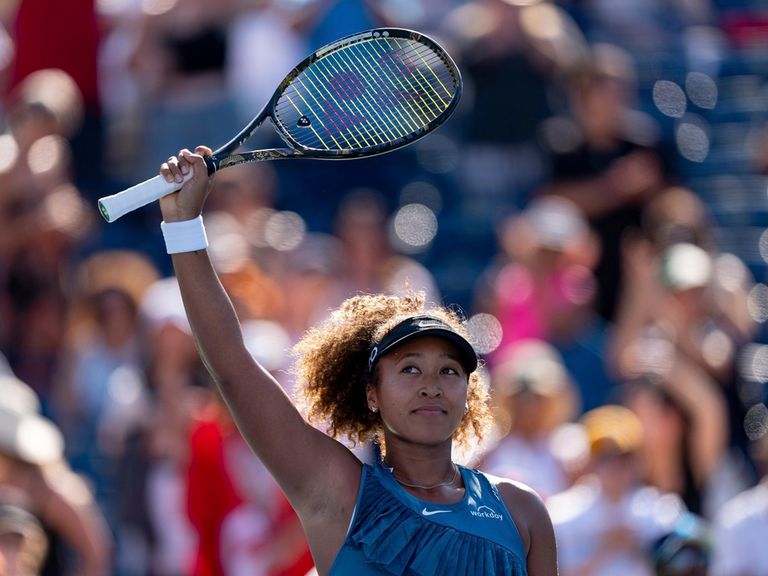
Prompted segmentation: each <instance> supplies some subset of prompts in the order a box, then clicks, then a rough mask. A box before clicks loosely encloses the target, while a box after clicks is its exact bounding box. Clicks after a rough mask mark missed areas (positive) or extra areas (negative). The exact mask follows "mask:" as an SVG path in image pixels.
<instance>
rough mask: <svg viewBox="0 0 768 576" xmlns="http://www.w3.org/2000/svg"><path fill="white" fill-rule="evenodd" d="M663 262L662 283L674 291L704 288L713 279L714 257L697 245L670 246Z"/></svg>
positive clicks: (681, 244)
mask: <svg viewBox="0 0 768 576" xmlns="http://www.w3.org/2000/svg"><path fill="white" fill-rule="evenodd" d="M661 262H662V265H661V277H662V281H663V282H664V284H665V285H666V286H667V287H669V288H670V289H672V290H689V289H691V288H702V287H704V286H706V285H707V284H709V282H710V280H711V279H712V257H711V256H710V255H709V254H708V253H707V252H706V251H705V250H704V249H702V248H699V247H698V246H696V245H695V244H688V243H680V244H674V245H673V246H670V247H669V248H668V249H667V250H665V251H664V254H663V255H662V259H661Z"/></svg>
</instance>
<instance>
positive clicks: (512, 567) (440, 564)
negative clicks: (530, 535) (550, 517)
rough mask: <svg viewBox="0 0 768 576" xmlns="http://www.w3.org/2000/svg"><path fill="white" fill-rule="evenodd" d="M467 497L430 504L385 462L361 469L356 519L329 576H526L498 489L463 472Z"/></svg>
mask: <svg viewBox="0 0 768 576" xmlns="http://www.w3.org/2000/svg"><path fill="white" fill-rule="evenodd" d="M459 469H460V471H461V477H462V479H463V480H464V487H465V495H464V499H463V500H461V501H459V502H456V503H454V504H435V503H432V502H425V501H424V500H420V499H418V498H416V497H415V496H413V495H412V494H411V493H410V492H408V491H406V490H405V489H404V488H403V487H402V486H400V484H398V482H397V480H395V479H394V477H393V476H392V473H391V472H390V470H389V469H388V468H386V467H384V466H383V465H382V464H380V463H375V464H373V465H369V464H365V465H364V466H363V473H362V478H361V480H360V490H359V492H358V496H357V504H356V506H355V512H354V517H353V519H352V524H351V526H350V529H349V532H348V534H347V537H346V539H345V541H344V545H343V546H342V547H341V550H340V551H339V554H338V556H337V557H336V560H335V561H334V563H333V566H332V567H331V571H330V576H374V575H377V576H381V575H388V576H395V575H396V576H401V575H408V576H488V575H490V574H493V575H495V576H527V573H528V571H527V569H526V558H525V552H524V549H523V544H522V541H521V539H520V534H519V532H518V531H517V527H516V526H515V523H514V521H513V520H512V517H511V516H510V514H509V511H508V510H507V507H506V506H505V505H504V502H503V501H502V499H501V495H500V494H499V491H498V490H497V488H496V487H495V486H494V485H492V484H491V482H490V481H489V480H488V478H486V476H485V475H484V474H483V473H481V472H479V471H477V470H471V469H469V468H465V467H463V466H460V467H459Z"/></svg>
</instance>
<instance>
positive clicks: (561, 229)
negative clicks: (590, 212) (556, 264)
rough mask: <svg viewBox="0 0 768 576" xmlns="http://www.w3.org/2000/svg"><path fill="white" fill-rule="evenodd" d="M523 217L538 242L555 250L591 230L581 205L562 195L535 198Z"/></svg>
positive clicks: (560, 248)
mask: <svg viewBox="0 0 768 576" xmlns="http://www.w3.org/2000/svg"><path fill="white" fill-rule="evenodd" d="M523 218H524V220H525V222H526V223H527V224H528V226H530V229H531V231H532V232H533V233H534V234H535V236H536V240H537V241H538V243H539V244H541V245H542V246H544V247H546V248H551V249H553V250H562V249H563V248H565V247H566V246H568V244H569V243H570V242H572V241H573V240H575V239H576V238H579V237H581V236H582V235H583V234H585V233H587V231H588V230H589V226H588V224H587V222H586V220H585V218H584V216H583V215H582V214H581V211H580V210H579V207H578V206H576V204H574V203H573V202H571V201H570V200H567V199H565V198H562V197H560V196H543V197H541V198H536V199H534V200H533V201H532V202H531V203H530V204H529V205H528V207H527V208H526V209H525V210H524V211H523Z"/></svg>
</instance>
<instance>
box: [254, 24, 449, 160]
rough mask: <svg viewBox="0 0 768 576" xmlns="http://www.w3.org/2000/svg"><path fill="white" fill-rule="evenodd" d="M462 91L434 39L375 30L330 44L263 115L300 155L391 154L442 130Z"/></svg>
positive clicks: (286, 83) (292, 76)
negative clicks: (268, 118) (269, 119)
mask: <svg viewBox="0 0 768 576" xmlns="http://www.w3.org/2000/svg"><path fill="white" fill-rule="evenodd" d="M461 92H462V80H461V74H460V72H459V69H458V67H457V66H456V64H455V62H454V61H453V59H452V58H451V57H450V55H449V54H448V53H447V52H446V51H445V50H444V49H443V48H442V47H441V46H440V45H439V44H438V43H437V42H435V41H434V40H433V39H431V38H429V37H428V36H425V35H424V34H421V33H420V32H416V31H413V30H406V29H402V28H376V29H373V30H368V31H366V32H360V33H358V34H353V35H351V36H347V37H345V38H342V39H340V40H337V41H335V42H333V43H331V44H328V45H326V46H324V47H322V48H320V49H319V50H317V51H315V52H314V53H313V54H311V55H310V56H308V57H307V58H305V59H304V60H303V61H302V62H301V63H300V64H299V65H298V66H296V67H295V68H294V69H293V70H292V71H291V72H290V73H289V74H288V75H287V76H286V77H285V79H284V80H283V81H282V82H281V83H280V86H279V87H278V89H277V90H276V91H275V94H274V96H273V97H272V99H271V101H270V104H269V105H268V107H269V116H270V118H271V120H272V123H273V125H274V126H275V129H276V130H277V132H278V133H279V134H280V136H281V138H283V140H284V141H285V142H286V143H287V144H288V145H289V146H291V147H292V148H293V149H295V150H297V151H298V152H299V153H300V154H301V155H303V156H310V157H314V158H344V157H345V158H355V157H360V156H372V155H375V154H381V153H384V152H389V151H391V150H395V149H397V148H400V147H403V146H406V145H408V144H410V143H412V142H415V141H416V140H418V139H419V138H422V137H424V136H425V135H426V134H428V133H429V132H431V131H432V130H434V129H435V128H437V127H438V126H440V125H441V124H442V123H443V122H445V120H447V119H448V118H449V117H450V116H451V114H452V113H453V111H454V110H455V108H456V106H457V104H458V102H459V99H460V98H461Z"/></svg>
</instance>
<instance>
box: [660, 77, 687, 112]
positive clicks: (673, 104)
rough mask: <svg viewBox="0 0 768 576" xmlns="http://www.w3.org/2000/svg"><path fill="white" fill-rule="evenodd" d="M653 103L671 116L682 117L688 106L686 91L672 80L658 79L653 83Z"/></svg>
mask: <svg viewBox="0 0 768 576" xmlns="http://www.w3.org/2000/svg"><path fill="white" fill-rule="evenodd" d="M653 103H654V104H656V108H658V109H659V112H661V113H662V114H664V115H665V116H669V117H670V118H682V117H683V116H684V115H685V110H686V107H687V102H686V99H685V92H683V89H682V88H680V86H678V85H677V84H676V83H675V82H672V81H670V80H657V81H656V83H655V84H654V85H653Z"/></svg>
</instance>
